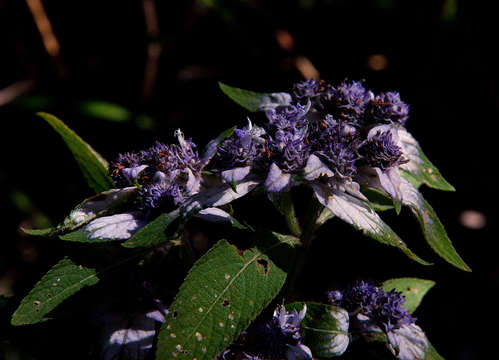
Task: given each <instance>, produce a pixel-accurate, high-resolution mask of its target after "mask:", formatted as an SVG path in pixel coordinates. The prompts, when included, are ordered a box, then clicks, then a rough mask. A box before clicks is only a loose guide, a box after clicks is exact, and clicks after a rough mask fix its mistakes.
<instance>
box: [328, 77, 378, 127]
mask: <svg viewBox="0 0 499 360" xmlns="http://www.w3.org/2000/svg"><path fill="white" fill-rule="evenodd" d="M373 98H374V95H373V93H372V92H371V91H368V90H366V89H365V88H364V86H362V84H361V83H360V82H357V81H352V82H351V83H346V82H343V83H342V84H341V85H340V86H338V87H337V88H336V89H335V91H334V92H333V96H332V99H331V103H330V106H329V108H328V110H329V111H331V113H332V114H333V115H334V116H335V117H337V118H338V119H343V120H348V121H351V122H357V121H358V120H359V119H360V118H361V117H362V116H363V115H364V111H365V109H366V107H367V104H368V103H369V101H370V100H372V99H373Z"/></svg>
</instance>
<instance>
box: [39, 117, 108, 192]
mask: <svg viewBox="0 0 499 360" xmlns="http://www.w3.org/2000/svg"><path fill="white" fill-rule="evenodd" d="M37 115H39V116H40V117H42V118H43V119H44V120H45V121H47V122H48V123H49V124H50V126H52V127H53V128H54V130H55V131H57V132H58V133H59V135H60V136H61V137H62V139H63V140H64V142H65V143H66V145H67V146H68V147H69V150H71V152H72V153H73V156H74V157H75V159H76V162H77V163H78V165H79V167H80V169H81V171H82V172H83V175H84V176H85V179H86V180H87V183H88V185H89V186H90V187H91V188H92V189H94V190H95V192H97V193H99V192H102V191H106V190H109V189H110V188H111V187H112V185H113V181H112V180H111V178H110V177H109V176H108V174H107V172H108V166H109V164H108V163H107V161H106V160H105V159H104V158H103V157H102V156H100V155H99V154H98V153H97V152H96V151H95V150H94V149H93V148H92V147H91V146H90V145H88V144H87V143H86V142H85V141H83V140H82V139H81V138H80V137H79V136H78V135H77V134H76V133H75V132H74V131H73V130H71V129H70V128H69V127H67V126H66V125H65V124H64V123H63V122H62V121H61V120H59V119H58V118H56V117H55V116H53V115H50V114H47V113H42V112H41V113H38V114H37Z"/></svg>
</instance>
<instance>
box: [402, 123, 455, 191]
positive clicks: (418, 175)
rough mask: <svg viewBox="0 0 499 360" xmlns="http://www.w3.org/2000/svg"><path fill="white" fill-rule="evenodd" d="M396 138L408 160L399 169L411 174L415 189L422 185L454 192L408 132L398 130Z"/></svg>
mask: <svg viewBox="0 0 499 360" xmlns="http://www.w3.org/2000/svg"><path fill="white" fill-rule="evenodd" d="M398 136H399V145H400V146H401V147H402V151H403V153H404V157H405V158H406V159H407V160H409V161H408V162H407V163H405V164H402V165H401V166H400V168H401V169H402V170H403V171H404V172H408V173H410V174H411V180H412V181H411V182H413V183H414V185H415V186H416V187H419V186H420V185H421V184H423V183H424V184H426V185H428V186H429V187H432V188H435V189H439V190H446V191H455V189H454V187H453V186H452V185H451V184H449V183H448V182H447V181H446V180H445V179H444V177H443V176H442V174H440V171H438V169H437V168H436V167H435V166H434V165H433V164H432V163H431V162H430V160H429V159H428V158H427V157H426V155H425V154H424V153H423V150H422V149H421V146H419V143H418V142H417V141H416V139H414V137H413V136H412V135H411V134H410V133H409V132H407V131H406V130H405V129H403V128H399V129H398Z"/></svg>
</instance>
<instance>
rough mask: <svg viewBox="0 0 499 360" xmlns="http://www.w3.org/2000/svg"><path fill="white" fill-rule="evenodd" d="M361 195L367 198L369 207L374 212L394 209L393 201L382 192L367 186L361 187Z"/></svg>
mask: <svg viewBox="0 0 499 360" xmlns="http://www.w3.org/2000/svg"><path fill="white" fill-rule="evenodd" d="M361 189H362V193H363V194H364V195H365V196H366V197H367V199H368V201H369V205H370V206H371V208H373V209H374V210H375V211H385V210H390V209H393V208H394V205H393V200H392V199H390V197H389V196H387V195H386V194H384V193H383V192H381V191H379V190H377V189H375V188H372V187H368V186H362V187H361Z"/></svg>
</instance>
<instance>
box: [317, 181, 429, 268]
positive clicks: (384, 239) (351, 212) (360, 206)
mask: <svg viewBox="0 0 499 360" xmlns="http://www.w3.org/2000/svg"><path fill="white" fill-rule="evenodd" d="M312 188H313V189H314V194H315V197H316V198H317V200H318V201H319V202H320V203H321V204H322V205H324V206H325V207H327V208H328V209H329V210H330V211H331V212H332V213H333V215H335V216H337V217H339V218H340V219H342V220H343V221H345V222H347V223H349V224H350V225H353V226H354V227H355V228H356V229H359V230H362V232H363V233H364V234H366V235H368V236H369V237H371V238H373V239H375V240H378V241H379V242H381V243H383V244H386V245H390V246H394V247H397V248H398V249H400V250H401V251H402V252H403V253H404V254H406V255H407V256H408V257H409V258H411V259H413V260H415V261H417V262H419V263H420V264H423V265H429V263H428V262H426V261H424V260H422V259H421V258H419V257H418V256H417V255H416V254H414V253H413V252H412V251H411V250H409V248H408V247H407V245H406V244H405V243H404V242H403V241H402V240H401V239H400V238H399V237H398V235H397V234H395V232H394V231H393V230H392V229H391V228H390V227H389V226H388V225H387V224H386V223H385V222H384V221H383V220H381V218H380V217H379V215H378V214H376V212H375V211H374V210H373V209H371V208H370V207H369V205H368V204H367V203H366V202H363V201H361V200H359V199H357V198H355V197H353V196H351V195H348V194H345V193H344V192H342V191H339V190H335V189H331V188H329V187H327V186H326V185H322V184H313V185H312Z"/></svg>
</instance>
